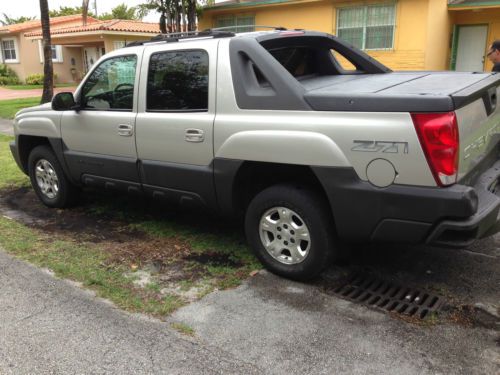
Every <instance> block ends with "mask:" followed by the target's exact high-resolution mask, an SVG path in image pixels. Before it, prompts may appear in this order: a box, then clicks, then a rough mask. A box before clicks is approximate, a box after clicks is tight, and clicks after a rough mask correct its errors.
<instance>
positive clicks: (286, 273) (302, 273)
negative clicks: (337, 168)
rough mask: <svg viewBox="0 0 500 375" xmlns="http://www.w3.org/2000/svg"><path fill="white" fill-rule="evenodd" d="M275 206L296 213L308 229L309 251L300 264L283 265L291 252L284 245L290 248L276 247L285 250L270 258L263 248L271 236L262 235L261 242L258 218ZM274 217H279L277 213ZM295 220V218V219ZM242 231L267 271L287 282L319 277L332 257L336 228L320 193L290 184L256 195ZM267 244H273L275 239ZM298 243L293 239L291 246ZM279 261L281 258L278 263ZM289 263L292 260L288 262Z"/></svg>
mask: <svg viewBox="0 0 500 375" xmlns="http://www.w3.org/2000/svg"><path fill="white" fill-rule="evenodd" d="M278 207H284V208H288V209H289V210H291V211H293V212H294V213H296V214H297V215H298V218H299V219H301V221H302V222H303V223H304V224H305V225H306V229H308V232H309V237H308V238H310V243H309V248H308V252H307V253H306V255H305V256H304V258H303V259H302V260H301V261H300V262H299V263H294V264H285V263H284V261H285V260H287V259H286V258H288V254H290V253H291V251H289V250H287V249H286V246H289V245H286V246H285V245H283V244H281V245H278V246H277V248H279V247H280V246H285V248H283V249H282V250H278V252H282V253H280V254H278V255H276V253H275V256H273V255H271V253H270V252H268V251H267V250H266V247H265V245H264V241H266V240H267V238H266V236H271V237H273V236H272V235H270V234H267V232H266V233H265V234H262V236H263V238H264V239H261V227H260V223H261V219H262V218H263V216H264V214H268V213H270V212H273V210H274V208H278ZM283 213H285V210H283ZM277 214H278V215H279V213H277ZM270 217H271V216H270ZM271 218H272V217H271ZM296 219H297V217H296V218H295V219H294V220H296ZM277 220H278V221H277V222H278V223H279V222H285V221H280V220H282V219H281V218H280V219H277ZM299 222H300V221H299ZM276 225H279V224H276ZM277 230H280V231H282V230H284V229H283V228H281V227H278V226H277ZM287 230H288V229H287ZM245 232H246V236H247V240H248V242H249V243H250V246H251V247H252V249H253V250H254V252H255V255H256V256H257V258H258V259H259V260H260V261H261V263H262V264H263V265H264V266H265V267H266V268H267V269H268V270H269V271H271V272H273V273H275V274H277V275H280V276H283V277H286V278H289V279H293V280H307V279H311V278H313V277H315V276H317V275H319V274H320V273H321V271H323V270H324V269H325V268H326V267H327V266H328V265H329V264H330V261H331V260H332V259H333V258H334V257H335V252H336V237H335V234H334V232H335V228H334V224H333V219H332V216H331V214H330V209H329V204H328V202H327V200H326V199H325V198H323V197H322V196H321V195H320V194H318V193H316V192H314V191H312V190H309V189H306V188H301V187H296V186H292V185H276V186H272V187H269V188H267V189H265V190H263V191H262V192H260V193H259V194H257V195H256V196H255V198H254V199H253V200H252V201H251V202H250V205H249V206H248V208H247V211H246V215H245ZM290 232H291V231H290ZM290 232H289V233H287V235H288V236H289V237H288V240H289V241H290V240H291V239H290V238H292V237H290ZM279 233H283V232H279ZM276 234H278V232H276ZM281 240H283V239H281ZM281 240H280V241H281ZM269 241H274V239H272V240H269ZM283 241H284V240H283ZM297 241H298V240H297V239H295V240H294V244H296V243H297ZM306 245H307V243H306ZM293 246H295V245H293ZM278 258H283V259H281V260H278ZM290 260H291V257H290V259H288V260H287V261H290Z"/></svg>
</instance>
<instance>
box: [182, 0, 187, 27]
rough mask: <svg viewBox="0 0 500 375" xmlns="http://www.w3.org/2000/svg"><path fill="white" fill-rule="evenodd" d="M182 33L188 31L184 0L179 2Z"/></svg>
mask: <svg viewBox="0 0 500 375" xmlns="http://www.w3.org/2000/svg"><path fill="white" fill-rule="evenodd" d="M181 15H182V31H188V25H187V20H186V0H181Z"/></svg>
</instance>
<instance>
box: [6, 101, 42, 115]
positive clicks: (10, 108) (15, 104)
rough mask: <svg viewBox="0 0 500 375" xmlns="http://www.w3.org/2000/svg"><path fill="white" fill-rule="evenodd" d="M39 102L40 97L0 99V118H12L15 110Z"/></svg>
mask: <svg viewBox="0 0 500 375" xmlns="http://www.w3.org/2000/svg"><path fill="white" fill-rule="evenodd" d="M39 104H40V98H25V99H12V100H0V118H8V119H12V118H14V116H15V114H16V113H17V111H19V110H21V109H23V108H26V107H33V106H35V105H39Z"/></svg>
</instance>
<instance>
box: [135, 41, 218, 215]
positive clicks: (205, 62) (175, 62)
mask: <svg viewBox="0 0 500 375" xmlns="http://www.w3.org/2000/svg"><path fill="white" fill-rule="evenodd" d="M217 43H218V41H217V40H204V41H186V42H179V43H171V44H170V43H169V44H160V45H158V46H152V47H148V48H146V50H145V52H144V56H143V64H142V69H141V80H140V92H141V95H140V97H139V105H138V114H137V119H136V143H137V155H138V159H139V160H140V170H141V180H142V183H143V188H144V190H145V191H146V192H149V193H151V194H152V195H154V196H157V197H164V198H172V199H174V200H180V201H184V200H198V201H202V202H203V203H206V204H208V205H212V204H214V203H215V194H214V187H213V168H212V160H213V123H214V119H215V82H216V76H215V74H216V66H217Z"/></svg>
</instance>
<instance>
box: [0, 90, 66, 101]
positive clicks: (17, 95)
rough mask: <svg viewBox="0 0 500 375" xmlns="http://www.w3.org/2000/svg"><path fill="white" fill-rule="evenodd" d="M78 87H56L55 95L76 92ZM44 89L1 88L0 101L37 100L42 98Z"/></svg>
mask: <svg viewBox="0 0 500 375" xmlns="http://www.w3.org/2000/svg"><path fill="white" fill-rule="evenodd" d="M75 90H76V87H56V88H55V89H54V95H55V94H57V93H59V92H66V91H71V92H74V91H75ZM42 92H43V90H42V89H31V90H11V89H6V88H4V87H0V100H11V99H25V98H36V97H41V96H42Z"/></svg>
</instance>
